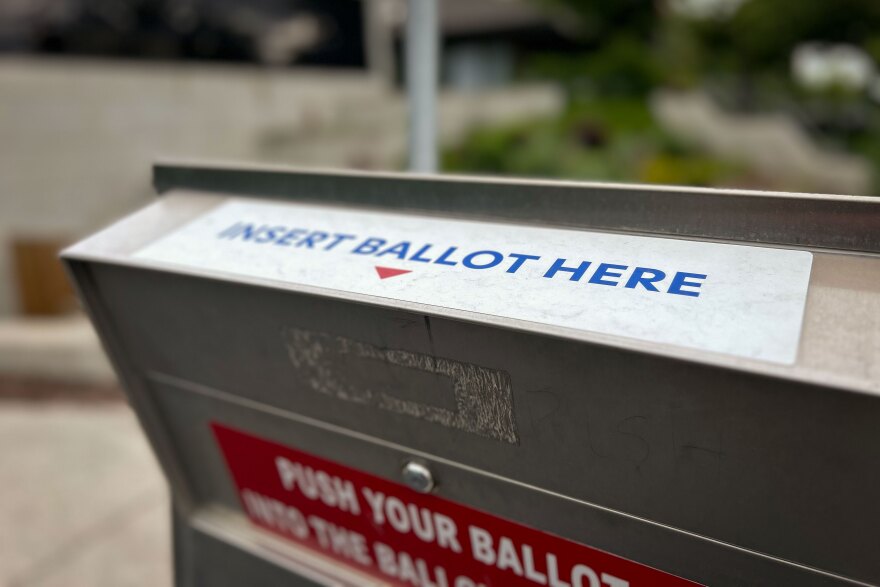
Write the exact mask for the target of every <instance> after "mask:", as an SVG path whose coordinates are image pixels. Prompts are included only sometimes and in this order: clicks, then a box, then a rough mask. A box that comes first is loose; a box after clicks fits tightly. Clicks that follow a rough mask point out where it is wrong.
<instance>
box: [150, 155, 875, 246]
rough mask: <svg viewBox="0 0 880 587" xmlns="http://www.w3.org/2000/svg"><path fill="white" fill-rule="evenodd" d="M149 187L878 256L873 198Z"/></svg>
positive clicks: (340, 181) (266, 177) (500, 182)
mask: <svg viewBox="0 0 880 587" xmlns="http://www.w3.org/2000/svg"><path fill="white" fill-rule="evenodd" d="M153 179H154V185H155V188H156V191H157V192H158V193H160V194H161V193H164V192H167V191H169V190H173V189H190V190H198V191H210V192H218V193H223V194H233V195H240V196H256V197H263V198H275V199H282V200H288V201H308V202H323V203H335V204H352V205H358V206H366V207H372V208H377V209H385V210H397V211H408V212H419V213H427V214H431V213H443V214H453V215H457V216H464V217H470V218H474V219H483V220H496V221H515V222H519V223H527V224H540V225H542V226H555V227H565V228H581V229H601V230H621V231H628V232H640V233H648V234H657V235H666V236H680V237H697V238H709V239H721V240H732V241H742V242H750V243H765V244H776V245H785V246H794V247H815V248H825V249H834V250H841V251H852V252H864V253H880V198H876V197H870V196H840V195H818V194H794V193H783V192H760V191H744V190H723V189H708V188H688V187H675V186H660V185H657V186H654V185H651V186H647V185H635V184H612V183H595V182H574V181H551V180H535V179H511V178H501V177H497V178H496V177H485V176H484V177H480V176H456V175H416V174H404V173H377V172H363V171H352V170H330V169H299V168H295V167H286V166H278V165H251V164H242V163H225V162H224V163H221V162H190V161H180V162H172V161H162V162H158V163H156V165H155V166H154V168H153Z"/></svg>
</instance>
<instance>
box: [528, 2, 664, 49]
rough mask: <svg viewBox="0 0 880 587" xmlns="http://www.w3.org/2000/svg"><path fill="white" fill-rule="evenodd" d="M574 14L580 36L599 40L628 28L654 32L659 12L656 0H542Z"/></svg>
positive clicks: (637, 33) (634, 32) (641, 32)
mask: <svg viewBox="0 0 880 587" xmlns="http://www.w3.org/2000/svg"><path fill="white" fill-rule="evenodd" d="M539 2H541V3H543V4H544V5H547V6H550V7H557V8H562V9H563V10H564V12H565V13H566V14H568V15H571V17H572V19H573V20H574V22H575V28H576V31H577V33H578V34H579V36H580V37H581V39H583V40H584V41H588V42H593V43H599V42H603V41H605V40H607V39H608V38H611V37H614V36H616V35H618V34H619V33H620V31H625V32H627V33H628V34H631V35H634V36H636V37H639V38H644V37H646V36H648V35H650V34H651V32H652V31H653V30H654V25H655V24H656V18H657V13H656V11H655V5H656V2H655V1H654V0H539Z"/></svg>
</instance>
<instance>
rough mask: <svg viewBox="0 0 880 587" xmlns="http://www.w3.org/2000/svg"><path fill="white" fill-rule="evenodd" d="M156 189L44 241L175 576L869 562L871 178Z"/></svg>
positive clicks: (251, 181) (473, 585)
mask: <svg viewBox="0 0 880 587" xmlns="http://www.w3.org/2000/svg"><path fill="white" fill-rule="evenodd" d="M154 181H155V186H156V190H157V192H158V193H159V196H158V197H157V198H156V200H155V201H154V202H153V203H151V204H149V205H148V206H146V207H145V208H143V209H142V210H139V211H137V212H135V213H134V214H132V215H130V216H128V217H126V218H123V219H121V220H119V221H118V222H117V223H115V224H113V225H112V226H110V227H108V228H106V229H104V230H102V231H100V232H98V233H96V234H94V235H93V236H91V237H89V238H87V239H85V240H84V241H82V242H80V243H78V244H76V245H74V246H72V247H71V248H69V249H67V250H66V251H65V252H64V253H63V259H64V262H65V263H66V266H67V268H68V270H69V272H70V274H71V276H72V278H73V280H74V281H75V283H76V285H77V288H78V291H79V295H80V297H81V299H82V302H83V305H84V307H85V308H86V310H87V311H88V313H89V315H90V317H91V319H92V321H93V322H94V325H95V328H96V329H97V331H98V333H99V334H100V337H101V340H102V342H103V345H104V347H105V349H106V352H107V353H108V355H109V357H110V359H111V360H112V362H113V364H114V366H115V369H116V371H117V373H118V375H119V378H120V380H121V382H122V384H123V386H124V388H125V390H126V393H127V395H128V399H129V401H130V403H131V405H132V407H133V408H134V410H135V411H136V412H137V415H138V417H139V419H140V422H141V424H142V427H143V430H144V432H145V433H146V435H147V437H148V438H149V441H150V443H151V445H152V448H153V450H154V451H155V454H156V456H157V457H158V459H159V462H160V463H161V465H162V468H163V470H164V473H165V475H166V476H167V479H168V482H169V485H170V490H171V493H172V496H173V502H174V508H173V509H174V512H173V519H174V523H173V534H174V552H175V563H174V575H175V581H176V583H177V585H179V586H181V587H192V586H202V585H209V586H212V587H213V586H216V587H227V586H233V585H247V586H250V585H261V586H274V585H322V586H331V585H333V586H370V585H377V586H378V585H391V586H412V587H477V586H481V587H507V586H514V587H526V586H537V585H543V586H547V587H644V586H659V587H663V586H687V585H712V586H715V585H718V586H731V587H734V586H735V587H739V586H751V585H759V586H774V587H778V586H787V585H797V586H812V585H878V584H880V201H878V200H874V199H872V198H868V197H843V196H818V195H799V194H779V193H764V192H737V191H723V190H704V189H687V188H673V187H648V186H640V185H605V184H593V183H572V182H550V181H547V182H545V181H528V180H506V179H483V178H464V177H446V176H417V175H402V174H399V175H395V174H370V173H358V172H330V171H328V172H322V171H303V170H291V169H287V168H263V167H243V166H240V167H234V166H222V165H207V164H177V163H167V164H160V165H158V166H157V167H156V169H155V172H154ZM132 482H133V483H136V482H137V480H136V479H132Z"/></svg>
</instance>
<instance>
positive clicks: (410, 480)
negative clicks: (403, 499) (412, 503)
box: [402, 461, 434, 493]
mask: <svg viewBox="0 0 880 587" xmlns="http://www.w3.org/2000/svg"><path fill="white" fill-rule="evenodd" d="M402 473H403V482H404V483H406V485H407V487H409V488H410V489H412V490H413V491H418V492H419V493H431V490H432V489H434V476H433V475H432V474H431V471H430V470H429V469H428V467H426V466H425V465H423V464H422V463H417V462H415V461H410V462H408V463H407V464H406V465H404V467H403V471H402Z"/></svg>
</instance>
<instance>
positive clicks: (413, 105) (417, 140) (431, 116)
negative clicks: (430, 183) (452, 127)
mask: <svg viewBox="0 0 880 587" xmlns="http://www.w3.org/2000/svg"><path fill="white" fill-rule="evenodd" d="M437 1H438V0H409V2H408V3H407V10H408V14H407V19H406V47H405V49H404V50H405V52H406V88H407V94H408V99H409V157H410V161H409V168H410V170H411V171H416V172H420V173H435V172H436V171H437V148H438V144H437V76H438V73H437V72H438V60H439V55H438V54H439V38H438V35H439V32H438V28H437V27H438V25H437Z"/></svg>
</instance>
